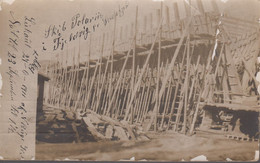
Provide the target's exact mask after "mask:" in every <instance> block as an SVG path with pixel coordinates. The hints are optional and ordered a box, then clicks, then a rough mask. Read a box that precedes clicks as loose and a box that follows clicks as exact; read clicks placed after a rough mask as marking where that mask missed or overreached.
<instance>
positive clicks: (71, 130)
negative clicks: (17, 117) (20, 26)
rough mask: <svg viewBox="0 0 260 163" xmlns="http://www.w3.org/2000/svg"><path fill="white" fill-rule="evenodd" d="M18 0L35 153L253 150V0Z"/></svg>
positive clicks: (222, 157)
mask: <svg viewBox="0 0 260 163" xmlns="http://www.w3.org/2000/svg"><path fill="white" fill-rule="evenodd" d="M26 2H27V3H28V4H29V6H28V7H24V8H20V10H17V11H15V10H14V11H13V12H14V14H13V16H14V15H18V14H19V13H20V12H21V11H25V10H26V9H28V8H29V7H35V8H36V9H37V10H34V11H26V12H25V13H23V14H25V15H26V16H27V18H28V20H31V22H30V23H31V26H37V28H36V27H35V28H33V29H32V35H33V36H31V37H35V40H37V41H36V42H33V43H32V44H30V43H29V41H27V42H25V46H27V47H28V46H30V47H33V48H34V51H32V53H31V55H32V56H34V60H30V59H29V61H28V62H30V61H32V63H31V65H30V64H29V65H30V66H29V69H28V73H31V72H32V71H33V72H34V71H35V72H38V73H36V74H35V77H37V81H38V82H37V109H35V110H34V111H35V112H36V127H35V131H36V134H35V142H36V143H35V144H36V147H35V159H37V160H102V161H119V160H121V161H122V160H130V161H231V160H232V161H253V160H255V161H256V160H258V159H259V145H258V142H259V109H260V103H259V100H260V96H259V93H260V92H259V89H260V80H259V74H260V67H259V66H260V62H259V61H258V60H259V57H260V53H259V50H260V49H259V48H260V42H259V38H260V37H259V27H260V26H259V20H260V12H259V11H260V10H259V9H260V8H259V6H260V2H259V1H257V0H249V1H244V0H227V1H220V0H165V1H150V0H149V1H148V0H147V1H145V0H143V1H140V0H139V1H137V0H120V1H119V0H118V1H114V0H110V1H102V0H96V1H94V0H91V1H84V0H78V1H77V0H75V1H55V2H53V3H47V2H46V3H45V2H44V3H43V2H41V1H39V2H37V1H36V2H31V3H29V1H26ZM14 5H16V6H21V5H22V4H19V2H14ZM22 6H24V5H22ZM43 6H44V8H43ZM46 9H48V12H46ZM28 15H30V16H33V19H29V18H31V17H29V16H28ZM34 22H35V24H33V23H34ZM28 35H30V33H29V34H28ZM24 57H25V58H24V59H26V55H25V56H24ZM35 91H36V89H35ZM28 148H29V147H28Z"/></svg>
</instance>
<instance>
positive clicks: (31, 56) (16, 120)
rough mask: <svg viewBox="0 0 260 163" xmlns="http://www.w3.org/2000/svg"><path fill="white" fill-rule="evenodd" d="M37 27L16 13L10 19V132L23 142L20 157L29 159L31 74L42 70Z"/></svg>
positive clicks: (27, 18)
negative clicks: (35, 36) (35, 33)
mask: <svg viewBox="0 0 260 163" xmlns="http://www.w3.org/2000/svg"><path fill="white" fill-rule="evenodd" d="M34 25H36V20H35V18H33V17H27V16H24V17H22V18H19V19H17V18H16V15H15V13H14V12H13V11H11V12H10V19H9V39H8V41H9V42H8V51H7V61H8V64H9V65H8V71H7V72H6V74H8V77H9V94H10V100H11V101H12V103H11V105H10V117H8V120H9V126H8V133H13V134H16V136H17V138H18V140H19V142H18V143H19V155H20V157H21V159H24V158H25V155H26V152H27V149H28V146H27V144H26V143H25V140H26V138H27V136H28V127H29V126H30V124H29V122H28V118H29V117H28V109H29V108H27V102H26V98H27V93H28V92H27V91H28V81H29V80H30V77H31V76H30V75H31V74H35V73H36V72H37V70H38V69H39V68H40V67H41V65H40V63H39V62H38V57H39V54H38V52H37V50H35V49H33V48H32V40H31V35H32V34H33V32H32V27H33V26H34Z"/></svg>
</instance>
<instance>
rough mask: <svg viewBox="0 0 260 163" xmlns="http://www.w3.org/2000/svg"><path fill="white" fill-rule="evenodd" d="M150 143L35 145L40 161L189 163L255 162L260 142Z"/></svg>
mask: <svg viewBox="0 0 260 163" xmlns="http://www.w3.org/2000/svg"><path fill="white" fill-rule="evenodd" d="M147 136H149V137H150V140H147V141H126V142H122V141H102V142H84V143H59V144H51V143H43V142H38V143H37V145H36V159H37V160H99V161H119V160H130V159H131V158H132V159H131V160H135V161H145V160H147V161H190V160H191V159H192V158H194V157H197V156H200V155H204V156H205V157H206V158H207V160H208V161H227V160H232V161H252V160H254V158H255V152H256V151H257V150H259V145H258V141H237V140H230V139H227V138H225V137H224V136H223V135H219V136H217V135H214V134H195V135H193V136H185V135H183V134H178V133H149V134H148V135H147Z"/></svg>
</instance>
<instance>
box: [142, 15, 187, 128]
mask: <svg viewBox="0 0 260 163" xmlns="http://www.w3.org/2000/svg"><path fill="white" fill-rule="evenodd" d="M190 22H191V18H189V19H188V26H189V24H190ZM159 29H160V28H159ZM187 32H188V27H186V28H185V30H184V32H183V34H182V37H181V39H180V41H179V43H178V45H177V48H176V50H175V52H174V55H173V57H172V60H171V63H170V65H169V67H168V69H167V72H166V75H165V77H164V79H163V82H162V87H161V89H160V93H159V97H161V96H162V94H163V93H164V90H165V86H166V84H167V81H168V80H169V77H170V76H171V70H172V68H173V66H174V63H175V60H176V58H177V56H178V54H179V50H180V48H181V45H182V42H183V40H184V37H185V36H186V33H187ZM153 111H154V112H156V109H154V110H153ZM153 120H154V119H153V118H152V119H151V123H152V122H153ZM150 127H151V124H149V125H148V126H147V128H146V131H148V130H149V129H150Z"/></svg>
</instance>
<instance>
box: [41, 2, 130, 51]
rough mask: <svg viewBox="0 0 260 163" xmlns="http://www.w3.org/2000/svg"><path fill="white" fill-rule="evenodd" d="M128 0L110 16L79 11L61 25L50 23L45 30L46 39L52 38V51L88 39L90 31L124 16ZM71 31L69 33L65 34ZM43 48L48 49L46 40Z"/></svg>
mask: <svg viewBox="0 0 260 163" xmlns="http://www.w3.org/2000/svg"><path fill="white" fill-rule="evenodd" d="M128 5H129V4H128V1H125V4H124V5H123V6H119V7H118V9H117V10H116V11H115V12H114V13H113V14H112V15H109V16H104V15H103V14H102V13H101V12H96V13H95V14H94V15H93V16H86V14H83V15H82V14H80V13H77V14H75V15H73V16H72V17H71V21H70V22H67V21H63V22H62V23H61V24H59V25H49V26H48V27H47V28H46V30H45V39H47V38H52V43H53V46H52V47H51V50H52V51H56V50H63V49H64V47H65V44H68V43H69V42H72V41H75V40H77V39H78V38H84V40H87V38H88V36H89V33H93V32H95V31H96V30H97V29H99V28H100V27H101V26H106V25H108V23H110V22H111V20H113V19H115V18H116V17H122V16H123V15H124V14H125V10H126V9H127V8H128ZM65 32H66V34H67V33H69V35H65ZM42 45H43V48H42V49H43V50H44V51H45V50H47V47H46V46H45V42H42Z"/></svg>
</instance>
